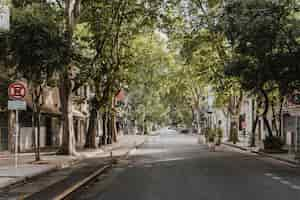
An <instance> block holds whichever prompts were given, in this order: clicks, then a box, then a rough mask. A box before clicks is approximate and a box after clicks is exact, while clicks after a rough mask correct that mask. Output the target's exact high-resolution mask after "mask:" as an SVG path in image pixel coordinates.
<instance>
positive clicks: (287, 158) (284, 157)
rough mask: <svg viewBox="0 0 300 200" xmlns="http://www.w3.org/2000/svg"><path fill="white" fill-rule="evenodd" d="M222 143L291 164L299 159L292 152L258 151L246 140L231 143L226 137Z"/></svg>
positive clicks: (296, 163)
mask: <svg viewBox="0 0 300 200" xmlns="http://www.w3.org/2000/svg"><path fill="white" fill-rule="evenodd" d="M222 144H223V145H226V146H229V147H232V148H237V149H240V150H243V151H247V152H251V153H255V154H258V155H261V156H264V157H269V158H273V159H275V160H279V161H283V162H287V163H290V164H293V165H299V160H296V155H295V154H294V153H272V154H270V153H265V152H263V151H260V147H250V146H249V142H248V141H240V142H237V143H236V144H233V143H232V142H228V140H227V139H224V140H223V142H222Z"/></svg>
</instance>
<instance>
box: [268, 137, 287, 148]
mask: <svg viewBox="0 0 300 200" xmlns="http://www.w3.org/2000/svg"><path fill="white" fill-rule="evenodd" d="M263 142H264V148H265V149H268V150H281V149H282V147H283V145H284V142H283V141H282V139H281V138H280V137H275V136H268V137H266V139H265V140H264V141H263Z"/></svg>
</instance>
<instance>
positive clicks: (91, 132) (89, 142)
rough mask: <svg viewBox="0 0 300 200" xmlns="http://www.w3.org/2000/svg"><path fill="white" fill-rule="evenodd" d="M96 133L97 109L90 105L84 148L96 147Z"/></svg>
mask: <svg viewBox="0 0 300 200" xmlns="http://www.w3.org/2000/svg"><path fill="white" fill-rule="evenodd" d="M96 133H97V109H96V108H95V106H94V105H92V109H91V113H90V117H89V127H88V132H87V136H86V143H85V146H84V147H85V148H92V149H96V148H97V144H96V135H97V134H96Z"/></svg>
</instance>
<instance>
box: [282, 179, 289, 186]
mask: <svg viewBox="0 0 300 200" xmlns="http://www.w3.org/2000/svg"><path fill="white" fill-rule="evenodd" d="M280 183H281V184H284V185H291V183H290V182H289V181H284V180H282V181H280Z"/></svg>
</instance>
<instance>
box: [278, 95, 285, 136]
mask: <svg viewBox="0 0 300 200" xmlns="http://www.w3.org/2000/svg"><path fill="white" fill-rule="evenodd" d="M283 105H284V97H281V98H280V109H279V116H278V121H279V136H280V137H281V136H282V112H283Z"/></svg>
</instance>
